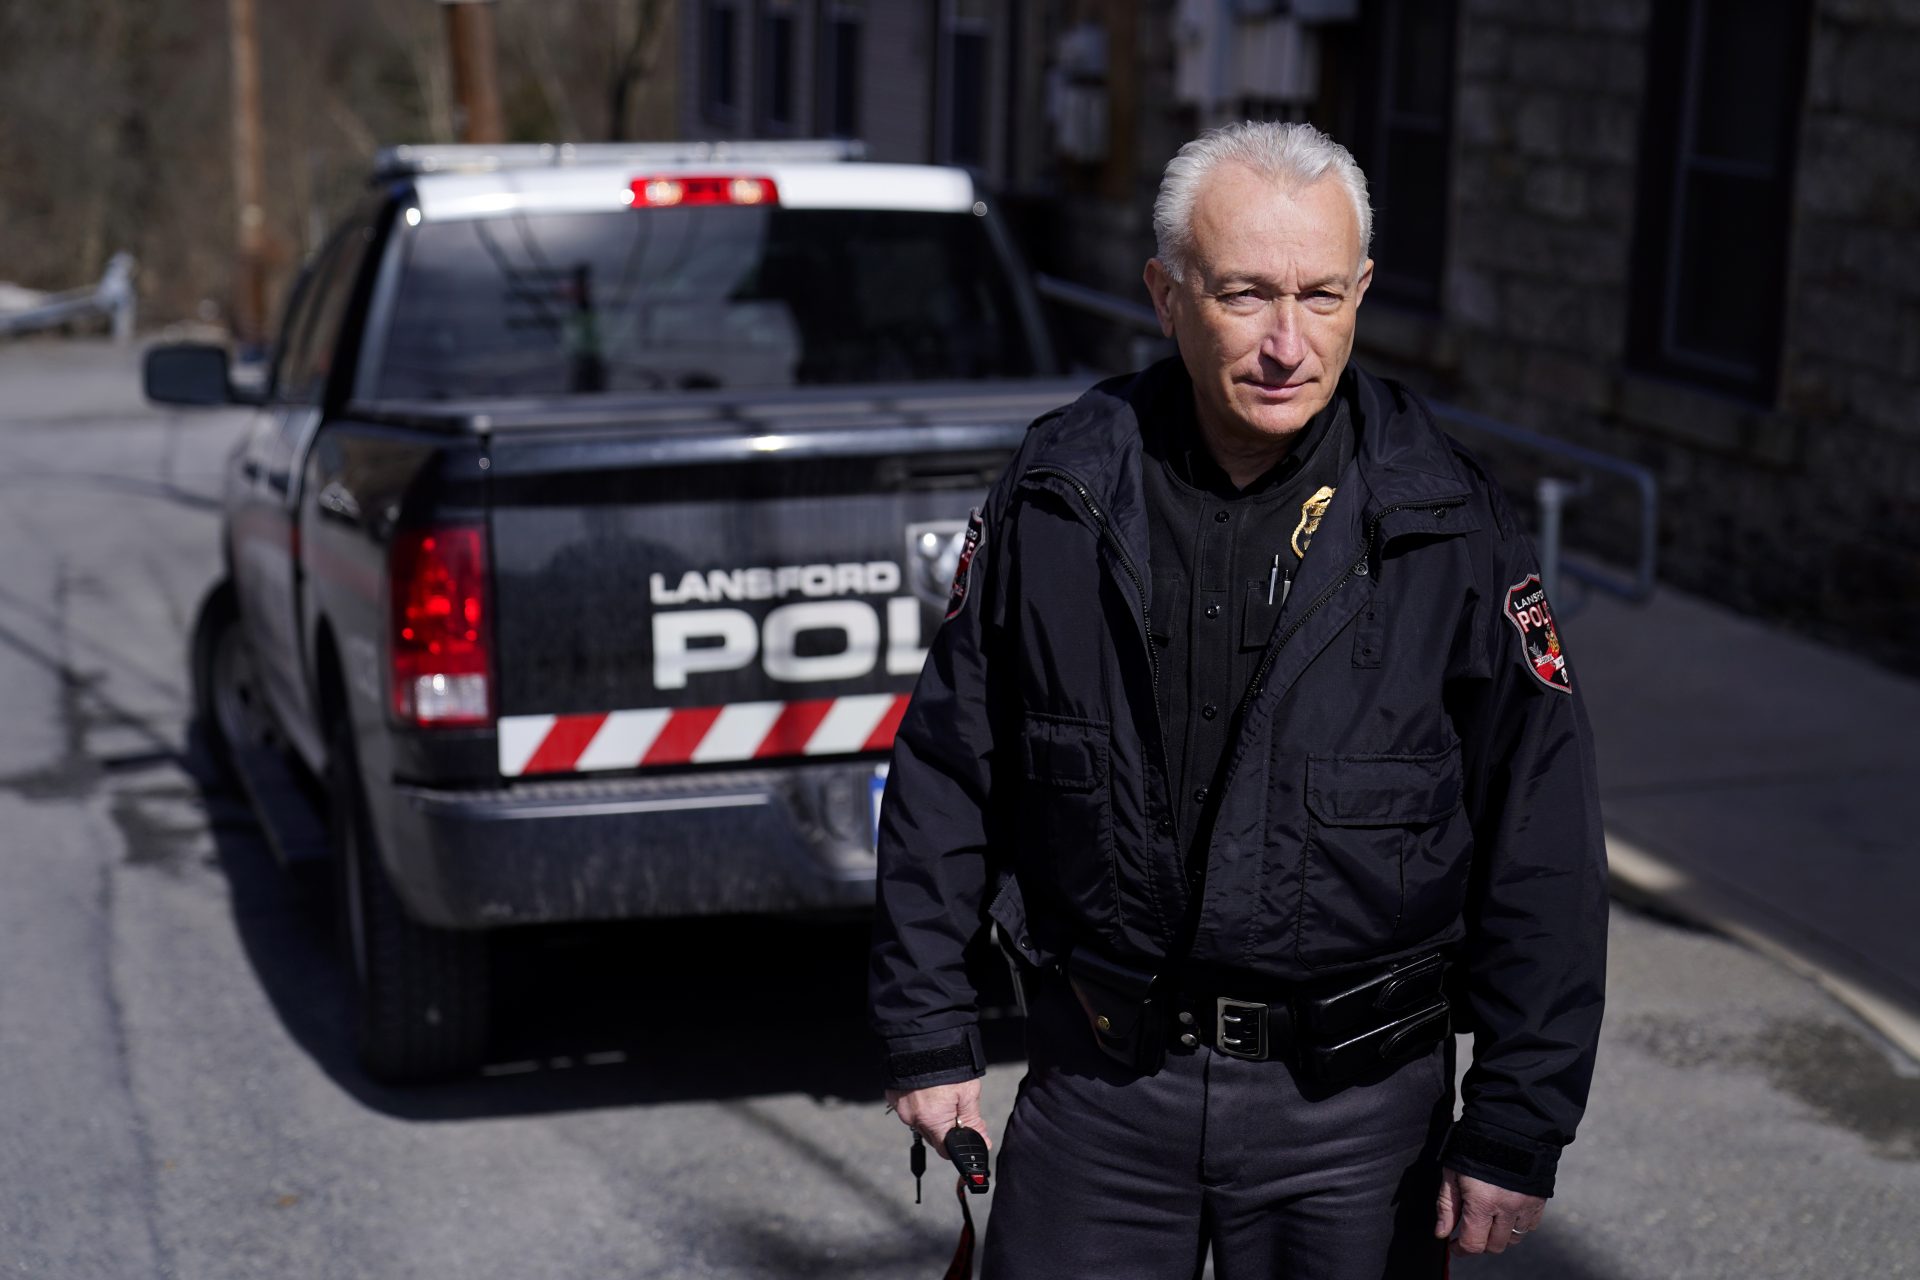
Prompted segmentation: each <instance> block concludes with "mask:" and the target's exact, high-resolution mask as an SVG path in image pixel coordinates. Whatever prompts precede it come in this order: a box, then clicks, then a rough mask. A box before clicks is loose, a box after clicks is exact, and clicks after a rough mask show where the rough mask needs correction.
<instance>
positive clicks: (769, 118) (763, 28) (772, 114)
mask: <svg viewBox="0 0 1920 1280" xmlns="http://www.w3.org/2000/svg"><path fill="white" fill-rule="evenodd" d="M793 33H794V13H793V4H792V0H761V10H760V38H759V40H758V42H757V45H758V47H757V54H758V57H759V60H760V72H759V77H758V79H759V86H758V87H759V92H758V94H757V95H756V98H757V102H756V106H757V108H758V111H757V114H758V116H759V127H760V130H761V132H763V133H788V132H791V131H792V129H793V123H794V118H793V117H794V113H793V53H794V34H793Z"/></svg>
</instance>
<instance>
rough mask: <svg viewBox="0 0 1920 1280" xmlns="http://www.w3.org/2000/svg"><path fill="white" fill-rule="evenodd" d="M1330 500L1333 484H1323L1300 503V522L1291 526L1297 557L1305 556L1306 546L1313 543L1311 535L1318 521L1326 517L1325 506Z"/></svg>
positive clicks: (1315, 531) (1331, 498) (1318, 525)
mask: <svg viewBox="0 0 1920 1280" xmlns="http://www.w3.org/2000/svg"><path fill="white" fill-rule="evenodd" d="M1332 502H1333V486H1332V485H1330V484H1323V485H1321V486H1320V487H1319V488H1318V489H1316V490H1315V491H1314V494H1313V496H1312V497H1311V498H1308V499H1307V500H1306V501H1305V502H1303V503H1301V504H1300V523H1299V524H1297V525H1295V526H1294V527H1293V554H1294V555H1295V556H1296V557H1297V558H1299V559H1301V560H1305V559H1306V558H1307V548H1308V547H1309V546H1311V545H1312V544H1313V535H1314V534H1315V533H1317V532H1318V531H1319V529H1320V522H1321V521H1322V520H1324V519H1326V515H1327V507H1328V506H1329V505H1330V504H1331V503H1332Z"/></svg>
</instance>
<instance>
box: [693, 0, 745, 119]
mask: <svg viewBox="0 0 1920 1280" xmlns="http://www.w3.org/2000/svg"><path fill="white" fill-rule="evenodd" d="M735 21H736V17H735V14H734V11H733V6H732V5H731V4H727V3H724V0H706V2H705V4H704V5H702V7H701V13H700V92H701V108H702V111H703V112H704V114H705V115H706V117H707V119H708V120H709V121H711V122H713V123H714V124H731V123H732V121H733V109H734V104H735V103H736V102H737V101H738V100H739V91H738V89H737V88H736V86H735V84H734V49H735V40H736V38H737V34H738V33H737V30H736V28H735Z"/></svg>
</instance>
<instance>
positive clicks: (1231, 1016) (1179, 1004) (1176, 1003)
mask: <svg viewBox="0 0 1920 1280" xmlns="http://www.w3.org/2000/svg"><path fill="white" fill-rule="evenodd" d="M1173 1009H1174V1014H1173V1026H1172V1028H1171V1031H1172V1033H1173V1041H1174V1043H1173V1044H1172V1045H1169V1046H1168V1048H1169V1049H1171V1050H1172V1051H1174V1052H1176V1053H1177V1052H1179V1051H1180V1050H1182V1049H1186V1050H1193V1049H1197V1048H1198V1047H1199V1046H1201V1045H1206V1046H1207V1047H1208V1048H1210V1049H1212V1050H1213V1051H1214V1052H1216V1053H1224V1054H1226V1055H1227V1056H1228V1057H1230V1058H1244V1059H1246V1060H1247V1061H1248V1062H1265V1061H1266V1060H1267V1059H1269V1058H1280V1059H1282V1060H1284V1061H1288V1062H1291V1061H1294V1060H1295V1058H1296V1057H1297V1056H1298V1054H1297V1052H1296V1049H1297V1045H1296V1044H1295V1042H1294V1034H1293V1010H1292V1009H1291V1008H1290V1007H1289V1006H1288V1004H1287V1003H1286V1002H1285V1001H1277V1002H1272V1003H1268V1002H1263V1001H1259V1000H1239V999H1236V998H1234V997H1233V996H1207V995H1191V994H1187V993H1185V992H1182V993H1179V994H1176V995H1175V996H1174V998H1173Z"/></svg>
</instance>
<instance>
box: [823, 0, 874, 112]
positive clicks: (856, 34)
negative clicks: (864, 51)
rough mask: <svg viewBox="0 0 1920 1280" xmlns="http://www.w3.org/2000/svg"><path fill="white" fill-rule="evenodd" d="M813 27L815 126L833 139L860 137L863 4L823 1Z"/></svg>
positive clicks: (852, 1)
mask: <svg viewBox="0 0 1920 1280" xmlns="http://www.w3.org/2000/svg"><path fill="white" fill-rule="evenodd" d="M818 15H819V16H818V18H817V19H816V23H815V27H814V32H815V34H814V40H815V48H816V49H817V50H818V58H817V63H818V66H817V71H816V85H817V90H816V92H817V96H818V104H817V106H816V108H815V110H816V112H817V116H816V119H817V126H816V127H817V128H818V129H819V131H820V132H822V133H824V134H827V135H828V136H830V137H835V138H857V137H859V136H860V28H861V21H862V19H863V18H864V17H865V5H864V4H862V3H860V2H859V0H824V3H823V4H822V5H821V7H820V9H819V11H818Z"/></svg>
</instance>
